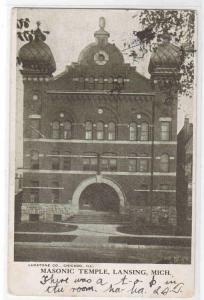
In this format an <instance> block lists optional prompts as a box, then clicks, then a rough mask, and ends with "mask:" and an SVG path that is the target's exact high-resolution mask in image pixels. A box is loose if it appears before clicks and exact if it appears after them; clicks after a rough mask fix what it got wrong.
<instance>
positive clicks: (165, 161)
mask: <svg viewBox="0 0 204 300" xmlns="http://www.w3.org/2000/svg"><path fill="white" fill-rule="evenodd" d="M160 171H161V172H169V156H168V154H162V155H161V157H160Z"/></svg>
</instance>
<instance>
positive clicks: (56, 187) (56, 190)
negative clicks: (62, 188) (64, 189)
mask: <svg viewBox="0 0 204 300" xmlns="http://www.w3.org/2000/svg"><path fill="white" fill-rule="evenodd" d="M52 187H53V189H52V202H53V203H59V183H58V182H57V181H53V183H52Z"/></svg>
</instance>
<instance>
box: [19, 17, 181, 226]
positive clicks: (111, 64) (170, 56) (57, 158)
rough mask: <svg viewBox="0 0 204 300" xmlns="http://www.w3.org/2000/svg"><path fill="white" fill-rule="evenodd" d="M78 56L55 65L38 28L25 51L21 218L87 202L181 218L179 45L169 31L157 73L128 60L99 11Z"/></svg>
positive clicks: (52, 216) (63, 213) (50, 217)
mask: <svg viewBox="0 0 204 300" xmlns="http://www.w3.org/2000/svg"><path fill="white" fill-rule="evenodd" d="M94 37H95V41H94V42H93V43H91V44H89V45H88V46H87V47H85V49H83V50H82V51H81V52H80V54H79V59H78V62H77V63H73V64H71V65H69V66H67V67H66V68H65V71H64V72H63V73H61V74H59V75H57V76H54V77H53V75H52V74H53V73H54V72H55V69H56V65H55V60H54V57H53V55H52V52H51V50H50V48H49V47H48V45H47V44H46V43H45V42H43V41H42V33H41V30H40V29H39V28H37V29H36V31H35V39H34V40H33V41H32V42H30V43H27V44H25V45H23V46H22V47H21V49H20V51H19V58H20V60H21V62H22V71H21V72H22V78H23V83H24V140H23V143H24V144H23V145H24V147H23V148H24V150H23V155H24V168H23V173H24V180H23V183H24V189H23V204H22V221H29V220H30V221H37V220H40V221H57V220H66V219H67V218H69V216H71V215H73V214H75V213H80V212H81V211H83V210H88V211H103V212H110V211H111V212H115V213H116V214H121V215H123V214H130V213H131V215H133V216H134V219H135V220H141V221H142V222H147V223H151V222H152V223H154V224H171V225H176V154H177V93H176V90H175V91H174V93H173V94H171V97H169V96H168V86H169V83H173V82H174V80H175V79H176V80H177V75H179V66H180V56H179V49H178V48H177V47H176V46H174V45H173V44H171V43H170V40H169V38H168V37H167V36H164V37H163V41H162V42H161V43H160V44H159V45H158V48H157V50H156V51H155V52H154V53H153V54H152V56H151V59H150V63H149V73H150V74H151V78H150V79H147V78H145V77H144V76H142V75H140V74H139V73H138V72H137V71H136V69H135V67H133V66H131V65H130V64H128V63H125V62H124V58H123V55H122V53H121V51H120V50H119V49H118V48H117V47H116V45H115V44H111V43H109V41H108V38H109V33H108V32H107V31H106V30H105V19H104V18H100V21H99V30H97V31H96V32H95V33H94Z"/></svg>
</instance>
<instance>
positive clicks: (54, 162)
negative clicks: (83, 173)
mask: <svg viewBox="0 0 204 300" xmlns="http://www.w3.org/2000/svg"><path fill="white" fill-rule="evenodd" d="M59 168H60V158H59V152H58V151H54V152H52V169H53V170H59Z"/></svg>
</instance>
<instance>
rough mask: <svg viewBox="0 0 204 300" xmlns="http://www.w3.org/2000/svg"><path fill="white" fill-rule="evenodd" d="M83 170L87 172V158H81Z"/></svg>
mask: <svg viewBox="0 0 204 300" xmlns="http://www.w3.org/2000/svg"><path fill="white" fill-rule="evenodd" d="M83 170H84V171H88V170H89V158H87V157H84V158H83Z"/></svg>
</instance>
